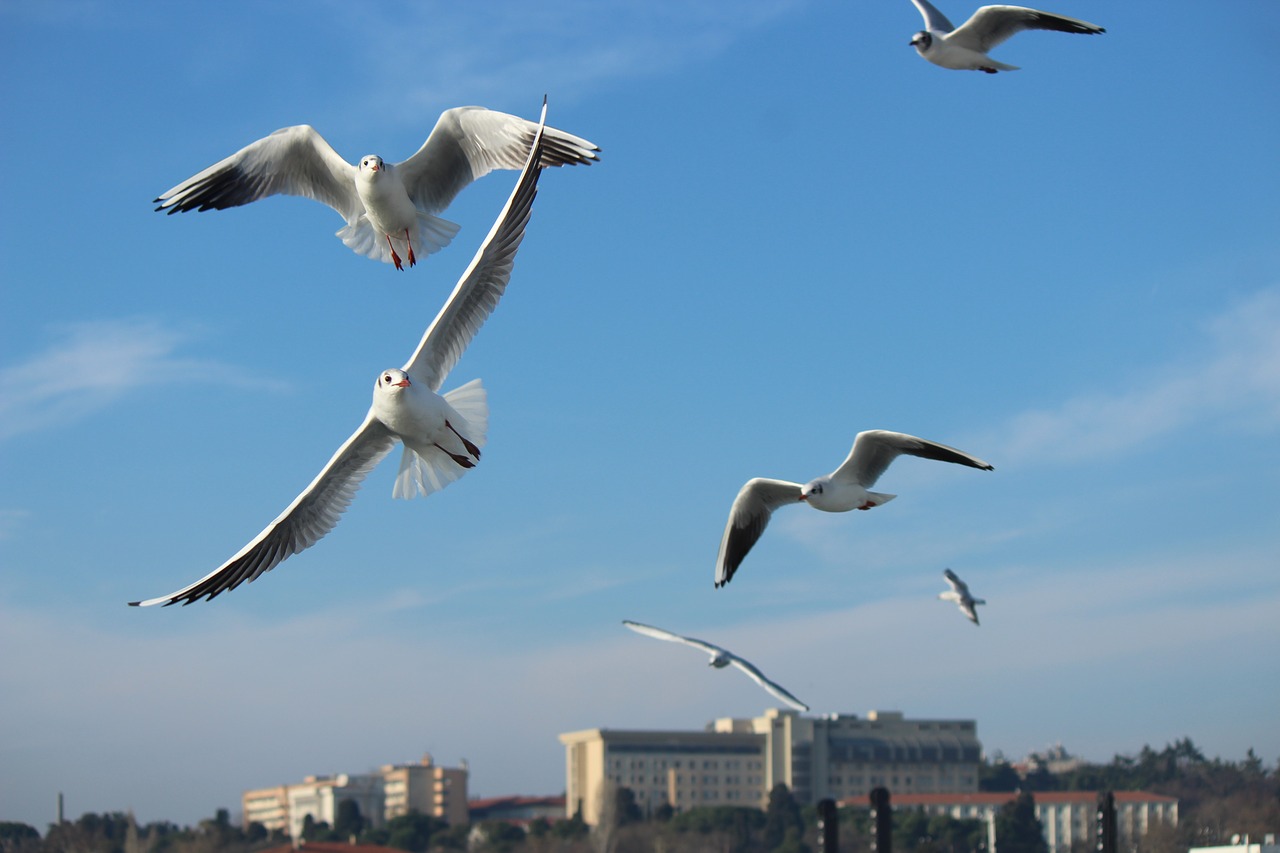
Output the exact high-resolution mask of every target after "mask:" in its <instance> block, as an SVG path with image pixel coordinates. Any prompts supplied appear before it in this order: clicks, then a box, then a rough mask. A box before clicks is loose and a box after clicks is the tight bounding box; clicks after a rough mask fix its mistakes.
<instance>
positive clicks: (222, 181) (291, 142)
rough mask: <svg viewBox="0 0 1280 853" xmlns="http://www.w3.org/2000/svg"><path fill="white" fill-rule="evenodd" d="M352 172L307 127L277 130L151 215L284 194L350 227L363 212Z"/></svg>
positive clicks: (187, 184) (167, 195) (163, 197)
mask: <svg viewBox="0 0 1280 853" xmlns="http://www.w3.org/2000/svg"><path fill="white" fill-rule="evenodd" d="M355 175H356V167H355V166H352V165H351V164H350V163H348V162H347V161H346V160H343V159H342V157H340V156H339V155H338V152H336V151H334V150H333V148H332V147H331V146H330V145H329V143H328V142H325V141H324V137H322V136H321V135H320V134H318V133H316V131H315V129H314V128H313V127H311V126H310V125H306V124H300V125H297V126H295V127H282V128H281V129H280V130H277V131H276V132H275V133H273V134H271V135H270V136H267V137H264V138H262V139H259V140H258V141H257V142H254V143H253V144H251V145H246V146H245V147H244V148H241V149H240V150H239V151H237V152H236V153H234V154H232V155H231V156H230V157H227V158H226V159H224V160H220V161H218V162H217V163H214V164H213V165H212V166H210V167H209V168H207V169H205V170H204V171H203V172H200V173H199V174H196V175H193V176H192V177H190V178H187V179H186V180H185V181H183V182H182V183H180V184H178V185H177V186H176V187H173V188H171V189H169V190H167V191H165V192H164V193H161V194H160V197H159V198H157V199H156V202H158V203H159V204H160V206H159V207H157V208H156V210H163V211H165V212H167V213H171V214H172V213H178V212H179V211H188V210H223V209H224V208H228V207H239V206H240V205H242V204H248V203H249V202H251V201H257V200H258V199H261V198H266V197H267V196H271V195H276V194H277V193H284V194H285V195H299V196H305V197H306V198H310V199H315V200H316V201H320V202H324V203H325V204H327V205H329V206H330V207H332V208H333V209H334V210H336V211H338V213H341V214H342V217H343V218H344V219H346V220H347V222H351V221H352V220H353V219H355V218H356V217H357V216H359V215H360V214H361V213H363V212H364V204H363V203H362V202H361V201H360V196H359V195H357V194H356V186H355Z"/></svg>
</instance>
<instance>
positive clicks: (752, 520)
mask: <svg viewBox="0 0 1280 853" xmlns="http://www.w3.org/2000/svg"><path fill="white" fill-rule="evenodd" d="M903 453H905V454H907V455H909V456H920V457H923V458H925V459H936V460H938V461H939V462H954V463H956V464H958V465H968V466H969V467H970V468H981V469H983V470H984V471H991V470H993V469H992V467H991V466H990V465H988V464H987V463H986V462H983V461H982V460H981V459H979V458H978V457H976V456H970V455H969V454H968V453H965V452H963V451H961V450H956V449H955V448H954V447H948V446H947V445H945V444H937V443H936V442H932V441H926V440H925V439H923V438H916V437H915V436H914V435H906V434H905V433H901V432H889V431H888V430H883V429H873V430H867V431H865V432H860V433H858V434H857V436H855V437H854V439H853V449H852V450H850V451H849V457H848V458H847V459H845V460H844V463H843V464H842V465H841V466H840V467H839V468H837V469H836V470H834V471H832V472H831V473H830V474H827V475H826V476H825V477H819V478H818V479H816V480H810V481H809V482H808V483H806V484H804V485H801V484H799V483H792V482H789V481H787V480H767V479H764V478H761V477H757V478H755V479H753V480H748V481H747V483H746V485H744V486H743V487H742V489H741V491H739V492H738V497H736V498H735V499H734V501H733V507H732V508H731V509H730V510H729V521H728V523H727V524H725V527H724V536H723V537H721V539H720V553H719V555H718V556H717V557H716V586H717V587H721V586H724V585H725V584H727V583H728V582H729V581H730V580H732V578H733V573H734V572H736V571H737V570H738V566H739V565H740V564H741V563H742V560H743V558H745V557H746V556H747V552H748V551H750V550H751V546H753V545H755V544H756V541H757V540H759V538H760V535H761V534H762V533H764V529H765V526H766V525H768V524H769V518H770V516H772V515H773V511H774V510H776V509H777V508H778V507H782V506H787V505H789V504H793V503H796V502H797V501H802V502H804V503H806V504H808V505H809V506H811V507H813V508H814V509H820V510H822V511H823V512H848V511H849V510H851V509H871V508H872V507H876V506H880V505H881V504H883V503H888V502H889V501H891V500H893V499H894V498H895V497H897V495H887V494H884V493H882V492H872V491H868V489H870V488H871V487H872V486H874V485H875V484H876V480H878V479H880V475H881V474H883V473H884V472H885V469H886V468H888V467H889V463H891V462H893V460H894V459H897V458H898V456H899V455H901V454H903Z"/></svg>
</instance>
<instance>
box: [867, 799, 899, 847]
mask: <svg viewBox="0 0 1280 853" xmlns="http://www.w3.org/2000/svg"><path fill="white" fill-rule="evenodd" d="M870 798H871V822H872V824H873V827H874V832H873V834H872V837H871V849H872V850H874V851H875V853H893V809H892V807H890V805H889V789H888V788H885V787H883V786H881V787H878V788H872V789H871V795H870Z"/></svg>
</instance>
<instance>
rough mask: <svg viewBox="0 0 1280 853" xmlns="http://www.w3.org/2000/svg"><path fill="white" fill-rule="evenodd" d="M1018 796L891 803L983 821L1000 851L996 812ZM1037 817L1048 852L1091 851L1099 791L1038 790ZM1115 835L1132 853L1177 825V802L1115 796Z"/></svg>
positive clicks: (923, 797) (918, 797) (1138, 794)
mask: <svg viewBox="0 0 1280 853" xmlns="http://www.w3.org/2000/svg"><path fill="white" fill-rule="evenodd" d="M1015 797H1017V794H1015V793H1005V792H986V791H984V792H980V793H979V792H973V793H967V794H918V793H917V794H909V793H904V794H899V793H897V792H896V791H892V789H891V800H890V804H891V805H892V806H893V808H894V810H899V809H919V810H920V811H923V812H925V813H926V814H930V815H936V814H940V815H948V816H950V817H953V818H957V819H970V820H974V819H976V820H981V821H983V822H984V823H986V825H987V849H988V850H990V851H992V853H998V851H996V837H995V817H996V813H997V812H999V811H1000V809H1001V808H1002V807H1003V806H1005V805H1006V804H1007V803H1010V802H1012V801H1013V800H1014V798H1015ZM1032 798H1033V799H1034V800H1035V804H1036V818H1037V819H1038V820H1039V821H1040V825H1041V826H1043V827H1044V840H1045V841H1046V842H1048V844H1049V853H1068V851H1070V850H1071V847H1072V845H1073V844H1077V843H1084V844H1086V845H1090V846H1092V845H1093V844H1094V842H1095V841H1096V840H1097V838H1096V835H1095V830H1094V826H1095V822H1094V819H1095V814H1096V812H1097V808H1098V794H1097V792H1096V791H1036V792H1033V793H1032ZM866 804H867V799H866V797H862V798H851V799H848V800H846V801H844V802H843V803H841V805H847V806H859V805H862V806H865V805H866ZM1115 806H1116V835H1117V837H1118V839H1119V842H1120V847H1121V849H1132V847H1133V842H1134V841H1136V839H1138V838H1141V837H1142V836H1143V835H1146V834H1147V830H1148V829H1150V828H1151V827H1152V826H1155V825H1157V824H1162V823H1163V824H1168V825H1169V826H1177V825H1178V801H1177V800H1176V799H1175V798H1173V797H1165V796H1162V795H1160V794H1148V793H1146V792H1144V791H1116V792H1115Z"/></svg>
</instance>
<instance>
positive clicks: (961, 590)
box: [938, 569, 987, 625]
mask: <svg viewBox="0 0 1280 853" xmlns="http://www.w3.org/2000/svg"><path fill="white" fill-rule="evenodd" d="M942 576H943V577H944V578H946V579H947V583H949V584H950V585H951V589H949V590H947V591H946V592H940V593H938V598H941V599H942V600H943V601H954V602H955V603H956V606H957V607H959V608H960V612H961V613H963V614H964V615H965V616H968V617H969V621H970V622H972V623H973V624H975V625H977V624H978V611H977V610H975V609H974V607H975V606H976V605H979V604H986V603H987V602H986V601H985V600H983V599H981V598H974V597H973V596H972V595H970V594H969V585H968V584H967V583H965V582H964V581H962V580H960V578H959V577H957V576H956V573H955V572H953V571H951V570H950V569H943V570H942Z"/></svg>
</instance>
